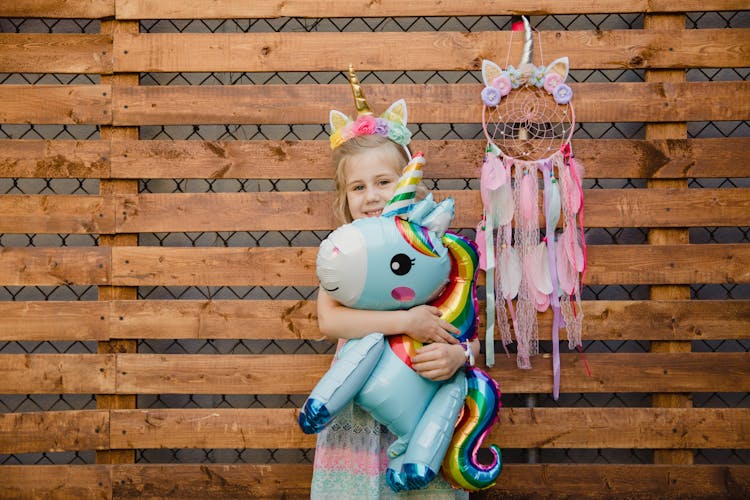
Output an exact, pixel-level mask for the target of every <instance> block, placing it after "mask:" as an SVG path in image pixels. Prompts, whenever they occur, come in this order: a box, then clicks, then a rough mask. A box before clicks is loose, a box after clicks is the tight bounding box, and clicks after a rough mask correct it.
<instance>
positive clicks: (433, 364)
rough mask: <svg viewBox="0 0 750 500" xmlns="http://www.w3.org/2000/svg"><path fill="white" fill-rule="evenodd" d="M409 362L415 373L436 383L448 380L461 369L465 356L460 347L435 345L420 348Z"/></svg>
mask: <svg viewBox="0 0 750 500" xmlns="http://www.w3.org/2000/svg"><path fill="white" fill-rule="evenodd" d="M411 360H412V364H413V366H414V370H415V371H416V372H417V373H419V374H420V375H421V376H423V377H424V378H427V379H430V380H434V381H436V382H438V381H441V380H448V379H449V378H451V377H452V376H453V374H454V373H456V371H457V370H458V369H460V368H461V367H463V366H464V364H465V363H466V356H465V355H464V349H463V347H462V346H460V345H451V344H441V343H436V344H428V345H426V346H424V347H422V348H421V349H420V350H418V351H417V354H416V355H415V356H414V357H413V358H412V359H411Z"/></svg>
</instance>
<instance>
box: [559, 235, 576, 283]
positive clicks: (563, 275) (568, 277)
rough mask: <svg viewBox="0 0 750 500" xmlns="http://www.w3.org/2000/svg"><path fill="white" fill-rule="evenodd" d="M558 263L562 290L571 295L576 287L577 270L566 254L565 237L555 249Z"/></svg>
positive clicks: (561, 237) (560, 239) (561, 238)
mask: <svg viewBox="0 0 750 500" xmlns="http://www.w3.org/2000/svg"><path fill="white" fill-rule="evenodd" d="M555 254H556V257H557V259H556V262H555V264H556V265H557V280H558V283H559V284H560V289H561V290H562V291H563V293H566V294H568V295H570V294H571V293H573V290H574V289H575V286H576V270H575V269H574V268H573V266H572V265H571V263H570V261H569V260H568V256H567V255H566V252H565V242H564V241H563V236H562V235H560V238H559V239H558V240H557V246H556V247H555Z"/></svg>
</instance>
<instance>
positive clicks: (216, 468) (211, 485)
mask: <svg viewBox="0 0 750 500" xmlns="http://www.w3.org/2000/svg"><path fill="white" fill-rule="evenodd" d="M160 476H161V479H160ZM311 480H312V465H308V464H242V465H239V464H231V465H230V464H222V465H218V464H200V465H198V464H169V465H160V464H153V465H144V464H137V465H132V466H127V465H118V466H115V467H114V468H113V469H112V481H113V483H114V490H113V492H114V497H115V498H139V499H148V498H153V499H156V498H167V497H171V498H211V499H237V498H280V497H281V498H309V497H310V481H311Z"/></svg>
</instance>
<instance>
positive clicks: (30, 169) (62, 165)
mask: <svg viewBox="0 0 750 500" xmlns="http://www.w3.org/2000/svg"><path fill="white" fill-rule="evenodd" d="M109 149H110V148H109V142H108V141H102V140H92V141H70V140H34V139H22V140H11V139H3V140H0V171H2V172H3V175H4V176H7V177H43V178H63V179H68V178H94V179H97V178H101V177H107V176H108V175H109V156H110V155H109Z"/></svg>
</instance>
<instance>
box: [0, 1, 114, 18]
mask: <svg viewBox="0 0 750 500" xmlns="http://www.w3.org/2000/svg"><path fill="white" fill-rule="evenodd" d="M114 15H115V2H114V0H16V1H14V2H2V4H1V5H0V16H1V17H42V18H44V17H49V18H62V19H65V18H72V19H98V18H101V17H109V16H114Z"/></svg>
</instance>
